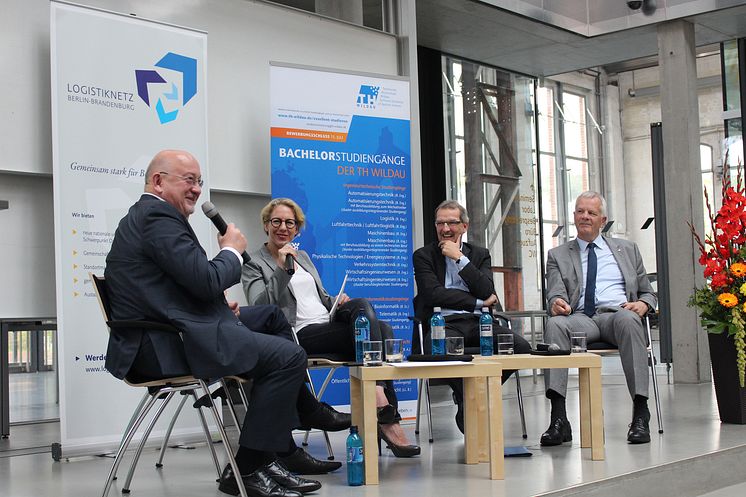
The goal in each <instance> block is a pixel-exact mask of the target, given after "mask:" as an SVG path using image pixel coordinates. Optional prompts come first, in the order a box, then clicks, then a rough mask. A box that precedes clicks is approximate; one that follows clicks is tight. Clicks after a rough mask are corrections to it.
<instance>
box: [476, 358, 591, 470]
mask: <svg viewBox="0 0 746 497" xmlns="http://www.w3.org/2000/svg"><path fill="white" fill-rule="evenodd" d="M474 362H475V363H477V364H483V363H495V362H499V363H500V364H501V365H502V369H508V370H510V369H544V368H550V369H551V368H578V373H579V383H580V446H581V447H583V448H589V447H590V449H591V459H592V460H594V461H602V460H603V459H604V457H605V453H604V413H603V399H602V392H601V356H599V355H596V354H591V353H582V354H570V355H555V356H542V355H530V354H515V355H493V356H490V357H482V356H474ZM479 383H481V384H479ZM485 388H486V386H485V384H484V382H483V381H482V382H478V386H477V391H478V392H479V393H478V395H484V393H483V392H484V389H485ZM479 415H480V416H481V417H480V419H479V426H480V431H481V430H486V429H487V428H486V426H487V424H488V420H487V419H486V418H485V417H484V413H483V412H481V411H480V412H479ZM483 438H484V437H478V440H479V441H480V442H481V441H482V440H483ZM479 458H480V461H486V460H487V458H488V454H487V447H486V446H485V445H484V444H483V443H482V444H480V447H479Z"/></svg>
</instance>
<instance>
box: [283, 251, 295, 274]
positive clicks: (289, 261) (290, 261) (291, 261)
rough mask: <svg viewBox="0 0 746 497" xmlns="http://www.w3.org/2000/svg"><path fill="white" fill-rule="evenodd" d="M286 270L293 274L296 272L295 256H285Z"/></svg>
mask: <svg viewBox="0 0 746 497" xmlns="http://www.w3.org/2000/svg"><path fill="white" fill-rule="evenodd" d="M285 271H287V273H288V274H289V275H290V276H292V275H294V274H295V257H293V256H292V255H290V254H288V255H286V256H285Z"/></svg>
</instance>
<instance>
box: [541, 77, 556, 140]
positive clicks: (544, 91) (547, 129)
mask: <svg viewBox="0 0 746 497" xmlns="http://www.w3.org/2000/svg"><path fill="white" fill-rule="evenodd" d="M538 101H539V147H540V150H541V151H542V152H550V153H552V152H554V91H553V90H552V89H551V88H539V93H538Z"/></svg>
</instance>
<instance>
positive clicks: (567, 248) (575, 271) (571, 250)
mask: <svg viewBox="0 0 746 497" xmlns="http://www.w3.org/2000/svg"><path fill="white" fill-rule="evenodd" d="M604 240H605V241H606V243H607V244H608V245H609V248H610V249H611V253H612V254H613V255H614V259H616V262H617V264H618V265H619V270H620V271H621V272H622V277H623V278H624V288H625V291H626V293H627V301H628V302H635V301H637V300H641V301H643V302H645V303H646V304H648V306H650V308H651V309H653V308H655V304H656V302H657V300H658V299H657V297H656V295H655V292H654V291H653V287H652V286H650V280H648V276H647V273H646V272H645V266H644V265H643V263H642V256H641V255H640V250H639V249H638V248H637V245H636V244H634V243H632V242H630V241H628V240H622V239H619V238H605V239H604ZM582 279H583V268H582V266H581V263H580V246H579V245H578V242H577V240H571V241H569V242H567V243H565V244H563V245H560V246H559V247H556V248H553V249H551V250H550V251H549V254H548V256H547V305H548V307H547V309H548V310H549V312H550V313H551V309H552V304H553V303H554V301H555V300H556V299H558V298H562V299H563V300H564V301H565V302H567V303H568V304H570V306H572V307H573V308H574V307H575V305H576V304H577V303H578V302H579V300H580V288H581V286H582V283H581V282H582Z"/></svg>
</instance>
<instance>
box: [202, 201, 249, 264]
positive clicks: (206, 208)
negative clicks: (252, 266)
mask: <svg viewBox="0 0 746 497" xmlns="http://www.w3.org/2000/svg"><path fill="white" fill-rule="evenodd" d="M202 212H204V213H205V216H207V217H208V218H210V221H212V224H214V225H215V227H216V228H217V230H218V231H219V232H220V234H221V235H225V232H226V230H228V224H226V222H225V220H224V219H223V216H221V215H220V213H219V212H218V209H217V207H215V205H214V204H213V203H212V202H210V201H209V200H208V201H207V202H205V203H203V204H202ZM241 258H242V259H243V262H244V264H246V263H247V262H249V261H250V260H251V258H250V257H249V254H247V253H246V251H245V250H244V251H243V253H242V254H241Z"/></svg>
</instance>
